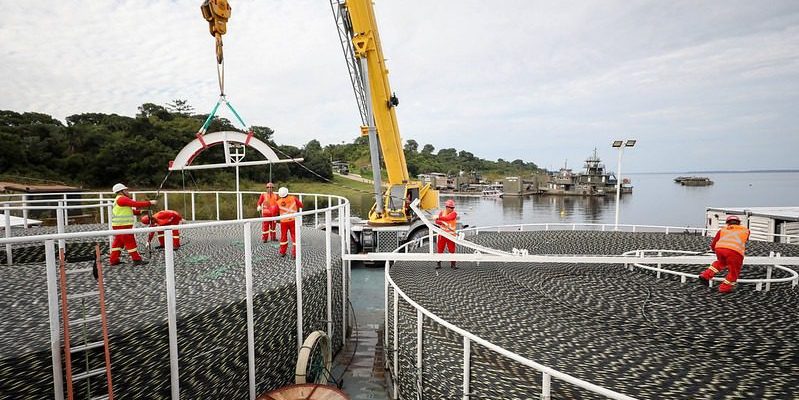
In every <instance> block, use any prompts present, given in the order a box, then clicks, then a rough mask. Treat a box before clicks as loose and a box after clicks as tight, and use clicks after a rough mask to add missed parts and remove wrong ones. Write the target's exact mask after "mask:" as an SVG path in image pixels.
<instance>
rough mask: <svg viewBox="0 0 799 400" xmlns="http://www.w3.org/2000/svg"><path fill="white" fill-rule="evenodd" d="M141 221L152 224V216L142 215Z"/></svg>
mask: <svg viewBox="0 0 799 400" xmlns="http://www.w3.org/2000/svg"><path fill="white" fill-rule="evenodd" d="M141 223H142V224H144V225H150V217H148V216H147V215H142V217H141Z"/></svg>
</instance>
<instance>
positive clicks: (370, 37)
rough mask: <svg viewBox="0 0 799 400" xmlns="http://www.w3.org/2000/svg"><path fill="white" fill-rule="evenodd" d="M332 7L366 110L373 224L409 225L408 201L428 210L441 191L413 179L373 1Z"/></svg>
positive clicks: (349, 0) (336, 0) (345, 1)
mask: <svg viewBox="0 0 799 400" xmlns="http://www.w3.org/2000/svg"><path fill="white" fill-rule="evenodd" d="M331 6H332V8H333V15H334V17H335V19H336V22H337V25H338V33H339V39H341V42H342V43H341V44H342V49H344V56H345V59H346V61H347V66H348V68H349V71H350V79H351V81H352V85H353V89H354V91H355V97H356V100H357V102H358V107H359V109H360V111H361V120H362V122H363V126H361V134H362V135H365V136H369V150H370V155H371V160H372V172H373V174H374V182H375V205H374V206H373V207H372V210H371V211H370V212H369V224H370V225H395V224H408V223H410V222H411V220H412V214H411V212H410V209H409V208H408V204H410V202H412V201H413V200H415V199H417V198H418V199H419V201H420V205H421V208H422V209H423V210H430V209H434V208H437V207H438V192H437V191H436V190H433V189H431V188H430V185H424V186H422V185H421V184H420V183H419V182H416V181H411V180H410V178H409V177H408V166H407V164H406V162H405V153H403V144H402V138H401V137H400V133H399V126H398V125H397V117H396V114H395V112H394V107H395V106H397V105H398V104H399V100H398V99H397V97H396V95H394V94H393V93H392V92H391V87H390V86H389V83H388V68H386V65H385V59H384V58H383V50H382V48H381V45H380V35H379V34H378V32H377V22H376V20H375V14H374V8H372V1H371V0H332V1H331ZM378 142H379V144H380V150H378V148H377V145H378ZM381 152H382V156H383V161H384V163H385V165H386V171H387V172H388V182H387V185H386V186H387V189H386V191H385V193H383V187H382V183H381V180H382V177H381V174H380V156H381Z"/></svg>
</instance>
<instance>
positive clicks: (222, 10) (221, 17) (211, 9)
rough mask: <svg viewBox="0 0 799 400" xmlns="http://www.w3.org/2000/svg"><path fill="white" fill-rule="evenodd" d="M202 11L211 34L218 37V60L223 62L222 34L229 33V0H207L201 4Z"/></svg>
mask: <svg viewBox="0 0 799 400" xmlns="http://www.w3.org/2000/svg"><path fill="white" fill-rule="evenodd" d="M200 11H202V13H203V18H205V20H206V21H208V30H209V32H210V33H211V36H213V37H215V38H216V62H217V64H222V59H223V56H222V35H224V34H225V33H227V20H228V19H229V18H230V4H228V2H227V0H205V1H204V2H203V4H202V5H201V6H200ZM220 86H221V85H220Z"/></svg>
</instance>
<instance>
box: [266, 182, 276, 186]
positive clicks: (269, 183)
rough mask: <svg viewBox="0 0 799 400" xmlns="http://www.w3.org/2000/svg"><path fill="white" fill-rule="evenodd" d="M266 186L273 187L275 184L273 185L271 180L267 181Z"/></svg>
mask: <svg viewBox="0 0 799 400" xmlns="http://www.w3.org/2000/svg"><path fill="white" fill-rule="evenodd" d="M266 187H275V185H273V184H272V182H268V183H267V184H266Z"/></svg>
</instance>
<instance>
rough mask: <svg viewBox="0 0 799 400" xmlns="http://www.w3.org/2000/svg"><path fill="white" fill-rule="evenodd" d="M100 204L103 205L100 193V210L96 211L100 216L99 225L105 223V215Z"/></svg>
mask: <svg viewBox="0 0 799 400" xmlns="http://www.w3.org/2000/svg"><path fill="white" fill-rule="evenodd" d="M102 204H103V194H102V193H100V208H99V209H98V210H99V214H100V225H102V224H104V223H105V213H104V212H103V205H102Z"/></svg>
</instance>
